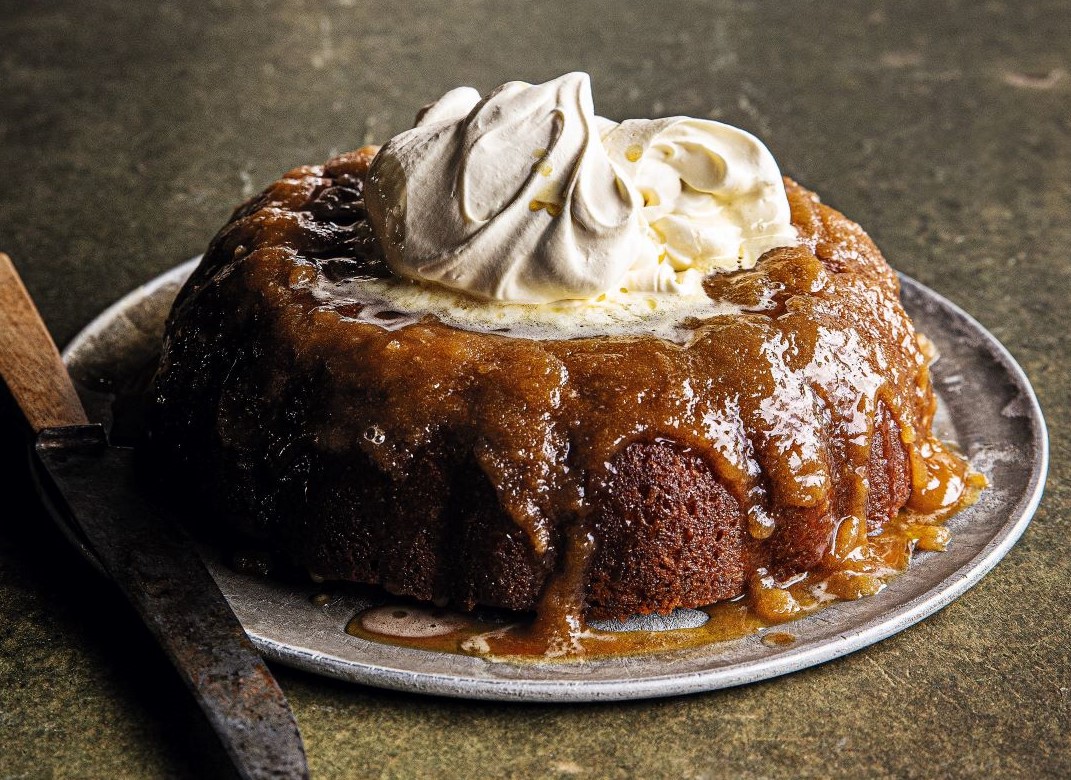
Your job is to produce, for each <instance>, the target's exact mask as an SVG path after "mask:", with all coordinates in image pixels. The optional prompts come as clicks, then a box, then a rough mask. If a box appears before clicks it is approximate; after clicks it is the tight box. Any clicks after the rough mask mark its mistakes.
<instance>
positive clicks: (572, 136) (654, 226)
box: [365, 73, 797, 304]
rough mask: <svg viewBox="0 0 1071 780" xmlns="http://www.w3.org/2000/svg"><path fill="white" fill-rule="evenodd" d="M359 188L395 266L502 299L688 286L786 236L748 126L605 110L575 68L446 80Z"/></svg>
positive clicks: (770, 164) (768, 166) (782, 199)
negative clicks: (523, 77)
mask: <svg viewBox="0 0 1071 780" xmlns="http://www.w3.org/2000/svg"><path fill="white" fill-rule="evenodd" d="M365 197H366V202H367V204H368V211H369V216H370V218H371V221H372V225H373V228H374V229H375V231H376V234H377V236H378V238H379V240H380V243H381V244H382V246H383V249H384V252H385V254H386V257H387V262H388V264H389V265H390V267H391V270H392V271H393V272H394V273H395V274H397V275H399V276H402V277H406V278H408V279H413V280H417V281H420V282H432V283H434V284H436V285H441V286H444V287H447V288H450V289H452V290H455V291H458V292H461V293H464V294H467V295H470V296H475V297H477V298H482V299H487V300H492V301H502V302H510V303H524V304H546V303H551V302H556V301H574V300H579V301H584V300H590V299H595V298H597V297H599V296H604V295H610V296H612V298H613V299H622V297H623V296H624V297H627V296H630V295H633V294H640V295H650V294H655V295H665V294H668V295H674V296H685V297H695V298H701V297H703V290H702V279H703V277H704V276H706V275H708V274H710V273H714V272H717V271H728V270H736V269H739V268H750V267H752V266H754V264H755V262H756V261H757V260H758V258H759V257H760V256H761V255H762V254H763V253H764V252H765V251H767V250H769V249H771V248H773V247H776V246H786V245H791V244H795V243H796V241H797V238H796V232H795V230H794V228H793V227H792V225H791V223H790V219H789V206H788V198H787V196H786V195H785V189H784V184H783V182H782V180H781V175H780V172H779V171H778V168H777V164H776V162H775V161H774V159H773V156H772V155H771V154H770V152H769V150H768V149H767V148H766V147H765V146H764V145H763V144H762V143H761V142H760V141H759V140H758V139H757V138H755V137H754V136H752V135H750V134H749V133H746V132H744V131H743V130H740V129H738V128H735V127H731V126H729V125H725V124H721V123H719V122H713V121H708V120H700V119H691V118H688V117H671V118H667V119H654V120H647V119H632V120H627V121H625V122H622V123H620V124H617V123H614V122H611V121H609V120H606V119H604V118H602V117H599V116H596V114H595V111H594V106H593V102H592V97H591V85H590V81H589V78H588V76H587V74H585V73H567V74H565V75H564V76H561V77H559V78H557V79H554V80H553V81H549V82H547V83H545V84H539V85H532V84H527V83H524V82H519V81H514V82H509V83H507V84H503V85H502V86H500V87H498V88H497V89H495V90H493V91H492V92H491V93H490V94H488V95H487V96H486V97H483V98H481V97H480V96H479V94H478V93H477V92H476V91H475V90H473V89H471V88H468V87H461V88H459V89H454V90H451V91H450V92H448V93H447V94H446V95H444V96H443V97H442V98H441V99H440V100H438V101H436V102H435V103H432V104H431V105H429V106H426V107H425V108H424V109H423V110H422V111H421V112H420V114H419V115H418V117H417V124H416V126H415V127H414V128H413V129H412V130H408V131H406V132H403V133H401V134H400V135H397V136H395V137H394V138H392V139H391V140H390V141H389V142H388V143H387V144H386V145H385V146H384V147H383V148H382V149H381V150H380V152H379V154H378V155H377V156H376V158H375V160H373V162H372V165H371V168H370V170H369V174H368V178H367V182H366V188H365Z"/></svg>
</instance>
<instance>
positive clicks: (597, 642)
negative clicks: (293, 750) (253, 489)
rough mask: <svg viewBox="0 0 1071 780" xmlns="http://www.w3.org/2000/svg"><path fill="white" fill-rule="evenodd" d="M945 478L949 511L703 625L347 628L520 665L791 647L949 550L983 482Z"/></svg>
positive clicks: (374, 621)
mask: <svg viewBox="0 0 1071 780" xmlns="http://www.w3.org/2000/svg"><path fill="white" fill-rule="evenodd" d="M944 476H945V477H946V478H947V479H949V480H952V479H962V480H963V482H964V485H963V490H962V493H960V494H958V495H959V496H960V497H959V499H958V500H957V501H956V502H955V504H954V505H952V506H945V507H941V508H939V509H937V510H936V511H932V512H929V513H924V512H919V511H918V510H917V509H911V508H905V509H904V510H903V511H901V512H900V514H899V515H898V516H897V517H896V518H895V519H894V520H892V521H890V522H889V523H888V524H886V525H885V527H884V528H882V529H881V530H880V531H879V532H878V533H876V534H874V535H873V536H868V537H866V538H865V539H864V540H863V541H862V543H861V544H859V545H858V546H857V547H856V548H854V549H853V550H850V551H849V552H848V554H847V555H845V556H843V557H842V558H837V556H836V554H835V550H834V551H831V554H830V555H827V558H826V560H824V561H823V564H822V566H821V567H820V568H819V569H817V570H815V571H812V572H810V573H808V574H806V575H803V576H800V577H796V578H793V579H792V580H790V581H788V582H775V581H774V580H773V578H772V577H764V576H761V572H760V574H757V575H756V576H755V577H754V578H753V579H752V581H751V582H750V583H749V588H748V592H747V593H746V594H745V595H743V596H741V597H739V598H736V599H733V600H731V601H725V602H720V603H717V604H712V605H709V606H706V607H703V608H702V609H701V610H700V611H701V612H702V613H704V614H705V615H706V620H705V621H703V622H702V623H701V624H700V625H694V626H689V627H684V628H669V629H665V630H643V629H639V630H637V629H628V630H617V631H615V630H612V626H613V624H614V621H600V623H599V625H600V627H599V628H596V627H595V626H593V625H590V624H587V623H585V622H584V621H583V620H579V621H578V622H577V623H576V625H575V627H574V629H573V630H572V631H570V632H568V634H567V636H566V638H565V640H564V641H563V637H562V636H561V635H560V633H559V632H554V631H551V632H549V633H548V632H547V631H546V630H543V627H542V626H541V624H540V620H539V619H538V617H536V618H531V617H528V618H525V617H524V616H514V617H513V618H510V617H504V616H503V615H502V614H501V613H499V614H496V615H495V616H494V617H487V616H481V615H476V614H470V613H461V612H455V611H452V610H447V609H440V608H436V607H433V606H425V605H402V604H387V605H381V606H374V607H370V608H368V609H364V610H362V611H360V612H358V613H357V614H356V615H354V616H353V618H352V619H351V620H350V621H349V623H347V625H346V633H348V634H350V635H352V636H355V637H359V638H361V639H366V640H369V641H373V642H382V643H386V644H391V645H398V646H401V647H409V648H413V649H418V650H428V651H432V652H440V653H456V654H461V655H471V656H478V657H485V658H495V659H509V660H512V661H522V662H523V661H540V662H542V661H548V660H565V661H568V660H576V659H578V658H603V657H610V656H615V657H616V656H628V655H640V654H648V653H657V652H665V651H673V650H688V649H690V648H695V647H700V646H705V645H709V644H713V643H715V642H725V641H728V640H733V639H740V638H743V637H746V636H751V635H753V634H759V633H761V634H762V639H761V641H762V643H763V644H764V645H766V646H767V647H771V648H784V647H790V646H791V645H793V644H794V643H795V642H796V641H797V636H796V635H795V634H793V633H790V632H788V631H784V630H782V629H780V628H779V626H781V624H783V623H786V622H788V621H792V620H796V619H798V618H802V617H805V616H807V615H811V614H814V613H815V612H818V611H820V610H822V609H823V608H825V607H827V606H829V605H831V604H834V603H836V602H838V601H851V600H855V599H859V598H862V597H864V596H873V595H876V594H877V593H879V592H880V591H881V590H883V589H884V588H885V586H886V585H887V584H888V582H889V581H890V580H891V579H893V578H894V577H895V576H896V575H898V574H899V573H901V572H902V571H904V570H905V569H906V568H907V567H908V565H910V563H911V560H912V557H913V555H914V553H915V552H916V551H919V552H941V551H943V550H944V549H945V548H946V547H947V545H948V543H949V541H950V534H949V529H948V527H947V526H946V525H945V521H946V520H947V519H948V518H949V517H951V516H952V515H953V514H954V513H955V512H957V511H960V510H961V509H964V508H966V507H967V506H969V505H970V504H973V503H974V502H975V501H976V500H977V498H978V495H979V493H980V492H981V490H982V489H983V488H984V487H985V484H986V481H985V477H983V476H982V475H981V474H978V473H976V472H966V473H962V472H961V471H958V470H955V469H949V470H948V472H947V473H946V474H945V475H944ZM834 547H835V545H834Z"/></svg>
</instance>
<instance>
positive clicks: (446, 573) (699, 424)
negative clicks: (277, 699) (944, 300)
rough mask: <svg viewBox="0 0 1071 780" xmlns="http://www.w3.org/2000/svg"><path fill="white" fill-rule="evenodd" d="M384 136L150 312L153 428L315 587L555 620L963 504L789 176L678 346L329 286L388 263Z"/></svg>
mask: <svg viewBox="0 0 1071 780" xmlns="http://www.w3.org/2000/svg"><path fill="white" fill-rule="evenodd" d="M374 151H375V150H374V148H365V149H362V150H358V151H357V152H353V153H350V154H345V155H342V156H340V157H337V158H335V159H333V160H331V161H330V162H328V163H327V164H326V165H325V166H322V167H320V166H312V167H302V168H297V169H295V170H292V171H290V172H289V173H288V174H287V175H286V176H285V177H284V178H283V179H281V180H279V181H277V182H276V183H274V184H273V185H272V186H271V187H269V188H268V189H267V190H266V191H265V192H264V193H263V194H261V195H259V196H257V197H255V198H253V199H252V200H250V201H249V202H248V203H246V204H245V205H243V206H241V207H240V208H239V209H238V210H237V211H236V212H235V214H234V216H233V217H232V219H231V221H230V222H229V223H228V224H227V225H226V227H224V228H223V230H222V231H221V232H220V233H219V235H217V236H216V238H215V239H214V240H213V242H212V244H211V246H210V247H209V249H208V252H207V253H206V255H205V257H204V260H203V262H202V263H201V265H200V266H199V267H198V269H197V270H196V272H195V273H194V275H193V277H192V278H191V279H190V281H189V282H188V283H187V284H186V286H185V288H184V289H183V291H182V292H181V294H180V295H179V298H178V300H177V302H176V304H175V307H174V310H173V312H172V314H171V317H170V320H169V322H168V326H167V335H166V340H165V345H164V346H165V348H164V354H163V360H162V363H161V366H160V369H159V373H158V375H157V377H156V380H155V386H154V395H153V405H154V414H153V425H152V431H151V437H150V441H151V443H152V445H153V448H154V450H155V451H156V452H157V453H158V454H159V455H161V456H162V457H165V458H167V460H168V462H169V464H171V465H172V466H174V467H177V470H178V474H179V475H180V476H181V479H182V480H183V484H184V485H194V486H197V488H199V489H200V490H201V491H202V494H203V496H205V497H207V498H208V499H209V500H210V501H211V502H212V504H213V505H214V506H215V507H216V509H217V510H218V512H219V516H220V517H221V518H222V519H223V520H224V521H225V522H227V523H229V524H231V525H232V526H234V527H236V528H238V529H240V530H241V531H242V532H244V533H247V534H250V535H252V536H254V537H257V538H259V539H263V540H267V541H269V542H270V543H272V544H273V545H275V546H276V547H277V548H279V549H281V550H283V551H285V552H286V553H287V554H288V555H290V556H291V557H292V558H293V559H294V560H295V561H297V562H299V563H301V564H303V565H305V566H308V567H309V568H310V570H312V571H313V572H315V573H317V574H319V575H321V576H323V577H326V578H329V579H338V580H350V581H356V582H362V583H372V584H381V585H382V586H383V587H385V588H386V589H387V590H389V591H391V592H393V593H398V594H405V595H409V596H414V597H416V598H418V599H425V600H429V601H434V602H436V603H438V604H445V603H450V604H453V605H455V606H457V607H460V608H463V609H470V608H472V607H473V606H474V605H477V604H481V605H489V606H495V607H505V608H509V609H513V610H538V611H539V614H540V619H541V621H543V623H545V624H553V625H558V626H562V625H566V624H568V623H569V621H571V620H572V621H574V622H575V619H576V618H577V617H579V616H580V615H582V614H586V615H587V616H588V617H603V618H605V617H621V618H623V617H626V616H629V615H632V614H635V613H645V612H652V611H659V612H666V611H669V610H672V609H673V608H675V607H679V606H686V607H694V606H699V605H706V604H711V603H713V602H717V601H721V600H725V599H732V598H734V597H736V596H739V595H741V594H742V593H744V592H745V591H746V590H747V589H748V587H749V583H752V585H753V587H754V583H756V582H758V581H760V580H761V581H765V582H769V581H770V579H769V578H771V577H772V578H773V579H774V580H775V581H784V580H785V579H786V578H790V577H792V576H793V575H797V574H799V573H802V572H807V571H809V570H812V569H815V568H818V567H825V569H827V570H835V569H836V568H837V566H838V562H844V561H847V560H850V559H851V558H852V557H853V556H855V557H858V552H859V550H860V549H861V547H864V546H865V545H866V543H867V538H868V534H870V535H871V536H873V535H874V534H876V533H877V532H878V531H879V529H880V528H881V527H882V526H883V525H884V524H886V523H888V522H889V521H890V519H892V518H894V517H895V516H896V515H897V513H898V511H900V510H901V509H902V508H904V507H905V506H906V507H908V508H909V509H913V510H915V511H918V512H933V511H937V510H939V509H940V508H942V507H944V506H947V505H949V504H950V503H951V502H952V501H954V500H955V497H956V496H958V495H959V492H960V490H961V488H962V483H963V476H964V470H965V468H964V463H963V462H962V461H961V460H960V459H959V458H958V457H957V456H955V455H953V454H951V453H949V452H948V451H947V450H945V449H943V448H942V447H941V446H940V445H939V444H938V443H937V442H936V441H935V440H934V439H933V438H932V436H931V433H930V425H931V420H932V417H933V414H934V409H935V400H934V394H933V391H932V389H931V387H930V380H929V372H928V368H927V364H928V357H927V354H926V353H925V342H924V340H923V339H921V338H920V337H919V336H918V335H917V334H916V333H915V331H914V329H913V328H912V325H911V323H910V322H909V321H908V319H907V317H906V315H905V313H904V311H903V309H902V308H901V306H900V303H899V299H898V293H899V285H898V281H897V279H896V276H895V274H894V273H893V272H892V271H891V270H890V268H889V267H888V266H887V265H886V263H885V261H884V259H883V258H882V256H881V254H880V253H879V251H878V249H877V248H876V247H875V246H874V244H873V243H872V242H871V241H870V239H869V238H868V237H867V236H866V234H865V233H864V232H863V231H862V230H861V229H860V228H859V226H857V225H856V224H855V223H853V222H851V221H849V220H848V219H846V218H845V217H843V216H842V215H841V214H839V213H838V212H836V211H834V210H833V209H831V208H829V207H827V206H824V205H822V204H821V203H819V201H818V198H817V197H816V196H815V195H814V194H813V193H811V192H809V191H808V190H806V189H804V188H803V187H801V186H799V185H797V184H795V183H794V182H792V181H786V186H787V188H788V195H789V199H790V202H791V208H792V221H793V223H794V224H795V226H796V228H797V229H798V231H799V234H800V237H801V242H800V244H799V246H796V247H791V248H781V249H775V250H772V251H770V252H768V253H767V254H766V255H764V256H763V257H762V258H761V259H760V261H759V263H758V265H757V266H756V267H755V268H754V269H753V270H751V271H741V272H736V273H731V274H721V275H715V276H712V277H710V278H709V279H708V280H707V282H706V289H707V292H708V294H709V295H710V296H711V297H713V298H715V299H719V300H723V301H726V302H729V303H731V304H734V305H736V306H737V307H738V310H739V313H738V314H735V315H732V316H714V317H711V318H709V319H706V320H703V321H695V322H692V323H690V328H692V329H693V330H694V335H693V336H692V338H691V339H690V341H689V342H688V343H686V344H676V343H670V342H668V341H664V340H661V339H658V338H654V337H646V336H635V337H600V338H581V339H571V340H558V341H554V340H531V339H522V338H511V337H506V336H503V335H500V334H495V333H487V332H476V331H466V330H462V329H459V328H455V327H449V326H446V325H444V324H442V323H441V322H439V321H438V320H436V319H434V318H432V317H424V318H422V319H419V320H415V319H414V318H410V321H409V323H408V324H406V325H405V326H404V327H398V326H397V322H394V321H393V320H394V319H398V318H402V319H404V318H403V315H402V314H401V313H391V312H382V311H380V312H378V313H377V314H376V316H375V317H370V316H368V314H367V312H362V305H361V304H359V303H355V302H354V301H353V299H352V298H351V299H347V298H346V296H344V295H338V296H334V295H331V294H330V291H331V290H332V289H335V288H334V287H333V285H345V284H352V283H354V280H356V281H357V282H358V283H359V282H360V280H361V279H362V278H365V279H367V278H370V277H382V276H384V275H385V274H387V273H388V272H387V271H386V269H385V266H384V263H383V260H382V259H381V255H380V252H379V249H378V246H377V243H376V240H375V237H374V236H373V234H372V232H371V229H370V227H369V224H368V222H367V220H366V215H365V211H364V208H363V201H362V183H363V177H364V174H365V171H366V170H367V167H368V163H369V161H370V159H371V157H372V155H373V154H374ZM338 289H342V287H341V286H339V287H338ZM325 290H326V291H328V294H325ZM377 317H378V318H379V320H382V322H378V321H377V319H376V318H377ZM762 578H765V579H762Z"/></svg>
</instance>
